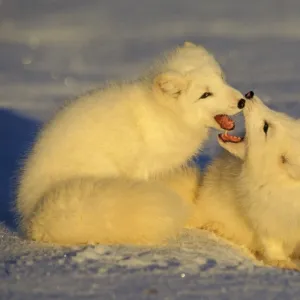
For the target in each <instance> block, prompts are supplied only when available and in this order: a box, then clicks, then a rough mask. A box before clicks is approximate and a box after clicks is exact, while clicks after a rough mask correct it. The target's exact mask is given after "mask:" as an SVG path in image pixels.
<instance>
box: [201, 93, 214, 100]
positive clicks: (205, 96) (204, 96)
mask: <svg viewBox="0 0 300 300" xmlns="http://www.w3.org/2000/svg"><path fill="white" fill-rule="evenodd" d="M212 95H213V94H212V93H210V92H205V93H204V94H202V95H201V96H200V98H199V99H205V98H207V97H210V96H212Z"/></svg>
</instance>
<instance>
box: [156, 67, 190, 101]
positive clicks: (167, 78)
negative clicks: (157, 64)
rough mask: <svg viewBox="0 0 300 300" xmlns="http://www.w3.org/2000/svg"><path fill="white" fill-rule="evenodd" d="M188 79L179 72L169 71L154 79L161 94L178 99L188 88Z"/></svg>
mask: <svg viewBox="0 0 300 300" xmlns="http://www.w3.org/2000/svg"><path fill="white" fill-rule="evenodd" d="M187 83H188V82H187V79H186V78H185V77H184V76H183V75H181V74H180V73H178V72H174V71H168V72H165V73H161V74H159V75H157V76H156V77H155V79H154V86H155V87H156V88H158V89H159V90H160V91H161V92H163V93H165V94H167V95H169V96H171V97H173V98H178V97H179V96H180V95H181V93H182V92H183V91H184V90H185V89H186V88H187Z"/></svg>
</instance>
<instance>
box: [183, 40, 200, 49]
mask: <svg viewBox="0 0 300 300" xmlns="http://www.w3.org/2000/svg"><path fill="white" fill-rule="evenodd" d="M183 47H194V48H195V47H197V46H196V45H195V44H194V43H192V42H188V41H186V42H184V43H183Z"/></svg>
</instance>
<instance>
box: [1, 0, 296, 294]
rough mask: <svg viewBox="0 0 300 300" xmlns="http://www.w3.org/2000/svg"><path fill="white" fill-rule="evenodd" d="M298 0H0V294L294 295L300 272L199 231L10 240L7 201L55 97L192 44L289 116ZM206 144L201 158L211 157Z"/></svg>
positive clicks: (211, 147) (133, 71)
mask: <svg viewBox="0 0 300 300" xmlns="http://www.w3.org/2000/svg"><path fill="white" fill-rule="evenodd" d="M299 13H300V2H299V1H298V0H285V1H279V0H260V1H258V0H253V1H242V0H222V1H217V0H210V1H205V0H202V1H200V0H182V1H180V0H164V1H159V0H151V1H146V0H122V1H121V0H101V1H100V0H99V1H96V0H85V1H79V0H64V1H59V0H26V1H25V0H0V122H1V127H0V140H1V141H2V142H1V148H0V166H1V169H0V179H1V185H0V222H2V225H1V226H0V299H22V300H27V299H107V300H108V299H130V300H131V299H299V298H300V281H299V279H300V274H299V273H298V272H293V271H284V270H277V269H274V268H267V267H263V266H261V265H259V264H258V263H256V264H254V263H253V261H252V259H251V257H250V256H248V255H247V253H246V252H243V250H242V249H238V248H236V247H234V246H232V245H230V244H228V243H226V242H225V241H222V240H220V239H218V238H216V237H215V236H213V235H211V234H209V233H206V232H203V231H200V230H190V231H189V230H185V231H183V235H182V238H180V239H179V240H178V241H174V242H172V243H170V245H168V246H167V247H160V248H146V247H140V248H135V247H126V246H118V247H116V246H114V247H112V246H104V245H98V246H88V247H72V248H61V247H52V246H49V245H40V244H37V243H33V242H28V241H24V240H22V239H20V238H19V237H18V236H17V235H16V233H15V230H14V222H13V216H12V214H11V213H10V212H9V201H10V200H11V199H13V196H14V184H15V181H14V178H15V177H16V175H17V170H18V166H19V163H20V160H21V159H22V157H23V155H24V153H25V152H26V149H28V147H29V146H30V144H31V143H32V141H33V139H34V136H35V134H36V132H37V130H38V128H39V126H40V125H41V123H42V122H43V121H46V120H47V119H48V118H49V117H50V116H51V114H53V112H54V111H55V110H56V109H57V108H58V107H59V106H60V105H62V103H63V102H64V101H65V100H68V99H71V98H73V97H75V96H76V95H78V94H81V93H83V92H84V91H86V90H88V89H90V88H94V87H96V86H100V85H101V84H102V82H104V81H105V80H112V79H121V78H134V77H136V76H137V75H138V74H139V73H140V72H141V71H142V70H143V68H144V67H145V66H147V65H148V64H149V63H150V62H151V60H152V59H153V58H154V57H155V56H156V55H158V54H159V53H160V52H161V51H164V50H166V49H167V48H170V47H173V46H174V45H176V44H177V43H182V42H183V41H184V40H191V41H194V42H197V43H202V44H203V45H205V46H206V47H207V48H208V49H210V50H211V51H212V52H213V53H215V55H216V57H217V58H218V60H219V61H220V62H221V63H222V65H223V66H224V69H225V71H226V73H227V77H228V81H229V82H230V83H231V84H233V85H234V86H235V87H237V88H238V89H240V90H242V91H244V92H247V91H248V90H250V89H254V91H255V92H256V93H257V94H258V95H259V96H261V97H262V98H264V100H265V101H268V102H269V103H270V105H271V106H273V107H275V108H277V109H279V110H281V111H285V112H288V113H290V114H291V115H293V116H299V115H300V101H299V99H300V86H299V84H298V82H299V80H300V55H299V46H300V18H299ZM216 149H217V147H216V143H215V141H214V140H213V139H211V140H210V141H209V142H208V143H207V147H206V148H205V151H204V154H203V155H204V156H203V158H202V160H201V163H202V164H203V163H205V162H206V161H207V156H205V155H214V154H215V153H216V151H217V150H216Z"/></svg>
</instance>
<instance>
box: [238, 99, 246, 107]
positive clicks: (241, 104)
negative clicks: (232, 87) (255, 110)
mask: <svg viewBox="0 0 300 300" xmlns="http://www.w3.org/2000/svg"><path fill="white" fill-rule="evenodd" d="M245 104H246V100H245V99H241V100H240V101H239V102H238V105H237V107H238V108H239V109H242V108H244V107H245Z"/></svg>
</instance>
